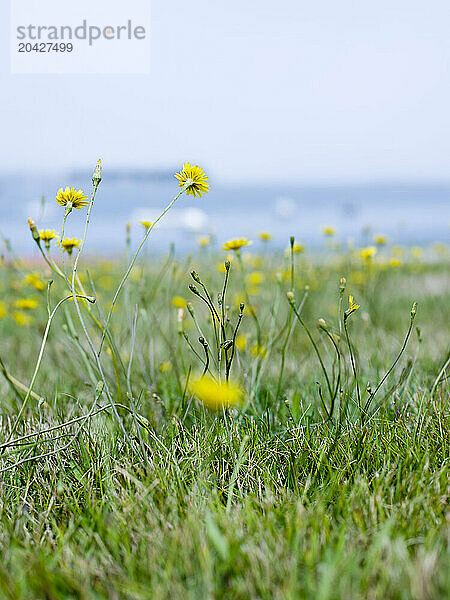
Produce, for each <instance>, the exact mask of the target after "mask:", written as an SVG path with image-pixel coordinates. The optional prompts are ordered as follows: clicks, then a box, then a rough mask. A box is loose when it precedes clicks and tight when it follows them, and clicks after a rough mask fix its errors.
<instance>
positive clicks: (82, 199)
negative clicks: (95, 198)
mask: <svg viewBox="0 0 450 600" xmlns="http://www.w3.org/2000/svg"><path fill="white" fill-rule="evenodd" d="M56 202H57V203H58V204H60V205H61V206H66V207H67V208H70V209H72V208H83V206H87V205H88V204H89V202H87V196H85V195H84V193H83V192H82V191H81V190H78V191H76V190H75V188H74V187H72V188H70V187H69V186H67V187H66V189H65V190H64V191H63V189H62V188H60V189H59V190H58V193H57V195H56Z"/></svg>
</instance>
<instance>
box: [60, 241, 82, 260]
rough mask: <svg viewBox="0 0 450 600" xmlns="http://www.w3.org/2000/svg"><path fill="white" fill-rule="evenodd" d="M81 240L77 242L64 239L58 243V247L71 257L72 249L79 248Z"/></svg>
mask: <svg viewBox="0 0 450 600" xmlns="http://www.w3.org/2000/svg"><path fill="white" fill-rule="evenodd" d="M80 244H81V240H77V239H76V238H64V239H63V240H61V242H60V246H61V248H62V249H63V251H64V252H67V254H68V255H69V256H71V255H72V252H73V249H74V248H78V249H79V248H80Z"/></svg>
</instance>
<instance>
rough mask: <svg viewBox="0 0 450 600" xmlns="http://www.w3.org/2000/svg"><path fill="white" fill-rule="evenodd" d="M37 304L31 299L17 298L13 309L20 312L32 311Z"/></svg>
mask: <svg viewBox="0 0 450 600" xmlns="http://www.w3.org/2000/svg"><path fill="white" fill-rule="evenodd" d="M38 304H39V302H38V301H37V300H34V299H33V298H19V299H18V300H16V302H15V307H16V308H19V309H21V310H33V308H36V306H37V305H38Z"/></svg>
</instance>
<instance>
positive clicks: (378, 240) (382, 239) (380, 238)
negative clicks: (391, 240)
mask: <svg viewBox="0 0 450 600" xmlns="http://www.w3.org/2000/svg"><path fill="white" fill-rule="evenodd" d="M373 241H374V242H375V244H376V245H377V246H384V245H385V244H386V242H387V236H386V235H384V234H382V233H379V234H378V235H374V236H373Z"/></svg>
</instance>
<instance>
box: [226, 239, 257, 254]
mask: <svg viewBox="0 0 450 600" xmlns="http://www.w3.org/2000/svg"><path fill="white" fill-rule="evenodd" d="M251 243H252V242H251V241H250V240H248V239H247V238H240V239H236V240H229V241H228V242H224V244H223V246H222V250H226V251H228V250H234V251H235V252H236V251H237V250H240V249H241V248H243V247H244V246H250V244H251Z"/></svg>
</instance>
